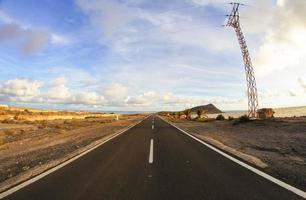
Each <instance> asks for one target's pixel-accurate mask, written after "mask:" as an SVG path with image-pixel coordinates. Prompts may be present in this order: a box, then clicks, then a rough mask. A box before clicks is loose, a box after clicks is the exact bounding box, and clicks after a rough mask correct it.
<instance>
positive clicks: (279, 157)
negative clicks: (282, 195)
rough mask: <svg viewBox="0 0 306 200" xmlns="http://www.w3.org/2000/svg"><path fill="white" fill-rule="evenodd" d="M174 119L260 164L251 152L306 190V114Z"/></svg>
mask: <svg viewBox="0 0 306 200" xmlns="http://www.w3.org/2000/svg"><path fill="white" fill-rule="evenodd" d="M173 123H174V124H175V125H176V126H178V127H180V128H182V129H184V130H185V131H187V132H189V133H192V134H194V135H195V136H197V137H199V138H201V139H202V140H205V141H207V142H208V143H211V144H213V145H215V146H217V147H219V148H221V149H223V150H225V151H227V152H229V153H231V154H235V155H236V156H238V157H240V158H241V159H244V160H246V161H248V162H250V163H252V164H255V165H256V160H255V163H254V162H252V160H250V157H248V156H251V158H256V159H259V161H262V163H264V164H267V166H265V165H262V166H261V167H262V170H263V171H266V172H267V173H269V174H271V175H273V176H275V177H277V178H279V179H281V180H284V181H285V182H287V183H289V184H292V185H295V186H297V187H299V188H301V189H303V190H304V191H305V190H306V117H296V118H276V119H271V120H257V121H251V122H247V123H238V124H236V125H234V123H233V121H228V120H224V121H212V122H195V121H187V120H175V121H174V122H173ZM218 143H219V144H218ZM222 145H223V147H222ZM245 155H246V156H247V157H244V156H245ZM257 161H258V160H257ZM257 166H259V165H257Z"/></svg>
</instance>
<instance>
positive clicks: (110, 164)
mask: <svg viewBox="0 0 306 200" xmlns="http://www.w3.org/2000/svg"><path fill="white" fill-rule="evenodd" d="M4 199H14V200H19V199H20V200H36V199H37V200H42V199H43V200H61V199H63V200H64V199H65V200H78V199H80V200H81V199H82V200H83V199H84V200H92V199H99V200H104V199H123V200H125V199H127V200H129V199H144V200H146V199H156V200H160V199H165V200H168V199H169V200H170V199H188V200H189V199H204V200H210V199H212V200H214V199H222V200H223V199H231V200H240V199H246V200H251V199H258V200H265V199H268V200H273V199H276V200H282V199H284V200H291V199H301V197H299V196H297V195H296V194H294V193H292V192H290V191H288V190H286V189H284V188H282V187H280V186H278V185H276V184H275V183H272V182H271V181H269V180H267V179H265V178H263V177H261V176H259V175H257V174H255V173H253V172H252V171H250V170H248V169H246V168H244V167H242V166H240V165H238V164H237V163H235V162H233V161H231V160H229V159H228V158H226V157H224V156H222V155H220V154H219V153H217V152H215V151H213V150H211V149H210V148H208V147H206V146H205V145H203V144H202V143H200V142H198V141H196V140H194V139H193V138H191V137H189V136H188V135H186V134H184V133H182V132H181V131H179V130H178V129H176V128H174V127H173V126H171V125H170V124H168V123H167V122H165V121H163V120H162V119H160V118H159V117H157V116H150V117H148V118H146V119H145V120H144V121H142V122H141V123H139V124H137V125H136V126H134V127H133V128H131V129H129V130H127V131H126V132H124V133H122V134H121V135H119V136H117V137H115V138H114V139H112V140H110V141H108V142H106V143H105V144H103V145H101V146H99V147H98V148H96V149H94V150H93V151H91V152H89V153H87V154H86V155H84V156H82V157H80V158H78V159H76V160H75V161H73V162H71V163H69V164H68V165H65V166H64V167H62V168H60V169H58V170H56V171H54V172H53V173H51V174H49V175H47V176H45V177H43V178H41V179H39V180H37V181H35V182H33V183H32V184H29V185H27V186H26V187H24V188H22V189H20V190H18V191H16V192H14V193H12V194H10V195H9V196H7V197H5V198H4Z"/></svg>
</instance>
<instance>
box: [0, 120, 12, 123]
mask: <svg viewBox="0 0 306 200" xmlns="http://www.w3.org/2000/svg"><path fill="white" fill-rule="evenodd" d="M1 123H4V124H11V123H13V120H11V119H4V120H2V121H1Z"/></svg>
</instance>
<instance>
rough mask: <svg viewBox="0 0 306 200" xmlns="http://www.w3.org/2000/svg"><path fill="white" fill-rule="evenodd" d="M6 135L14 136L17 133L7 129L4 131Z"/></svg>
mask: <svg viewBox="0 0 306 200" xmlns="http://www.w3.org/2000/svg"><path fill="white" fill-rule="evenodd" d="M4 134H5V135H7V136H13V135H14V134H15V131H14V130H11V129H6V130H4Z"/></svg>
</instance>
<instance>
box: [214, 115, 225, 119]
mask: <svg viewBox="0 0 306 200" xmlns="http://www.w3.org/2000/svg"><path fill="white" fill-rule="evenodd" d="M216 120H225V117H224V116H223V115H221V114H219V115H218V116H217V117H216Z"/></svg>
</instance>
